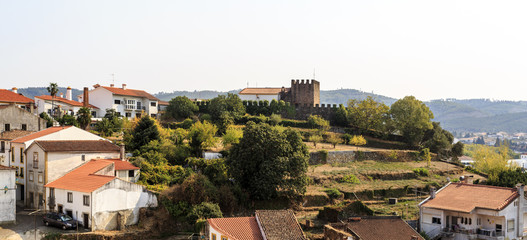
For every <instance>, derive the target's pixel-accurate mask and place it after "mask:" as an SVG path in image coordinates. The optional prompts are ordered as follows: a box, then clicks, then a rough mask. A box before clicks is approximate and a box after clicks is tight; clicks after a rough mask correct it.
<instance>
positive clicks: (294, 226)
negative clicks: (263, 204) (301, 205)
mask: <svg viewBox="0 0 527 240" xmlns="http://www.w3.org/2000/svg"><path fill="white" fill-rule="evenodd" d="M256 218H257V219H258V222H259V223H260V225H261V227H262V231H263V232H264V234H265V238H266V239H267V240H303V239H307V238H306V237H305V236H304V232H303V231H302V228H301V227H300V224H298V221H297V220H296V217H295V214H294V213H293V211H292V210H256Z"/></svg>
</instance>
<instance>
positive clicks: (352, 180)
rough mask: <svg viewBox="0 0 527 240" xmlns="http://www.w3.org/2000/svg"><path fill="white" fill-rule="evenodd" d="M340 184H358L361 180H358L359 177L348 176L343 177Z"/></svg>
mask: <svg viewBox="0 0 527 240" xmlns="http://www.w3.org/2000/svg"><path fill="white" fill-rule="evenodd" d="M339 182H342V183H351V184H356V183H360V180H359V179H358V178H357V176H355V175H353V174H348V175H346V176H344V177H342V178H341V179H340V181H339Z"/></svg>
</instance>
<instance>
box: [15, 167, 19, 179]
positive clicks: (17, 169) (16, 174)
mask: <svg viewBox="0 0 527 240" xmlns="http://www.w3.org/2000/svg"><path fill="white" fill-rule="evenodd" d="M19 172H20V168H18V167H16V171H15V176H16V177H18V173H19Z"/></svg>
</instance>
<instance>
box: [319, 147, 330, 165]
mask: <svg viewBox="0 0 527 240" xmlns="http://www.w3.org/2000/svg"><path fill="white" fill-rule="evenodd" d="M318 153H319V154H320V159H321V163H322V164H326V163H327V162H328V151H327V150H320V151H318Z"/></svg>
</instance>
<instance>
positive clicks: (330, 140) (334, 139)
mask: <svg viewBox="0 0 527 240" xmlns="http://www.w3.org/2000/svg"><path fill="white" fill-rule="evenodd" d="M326 141H327V142H328V143H330V144H331V145H333V148H336V147H337V144H339V143H342V138H340V137H339V136H337V134H333V133H332V134H329V136H328V137H327V139H326Z"/></svg>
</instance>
